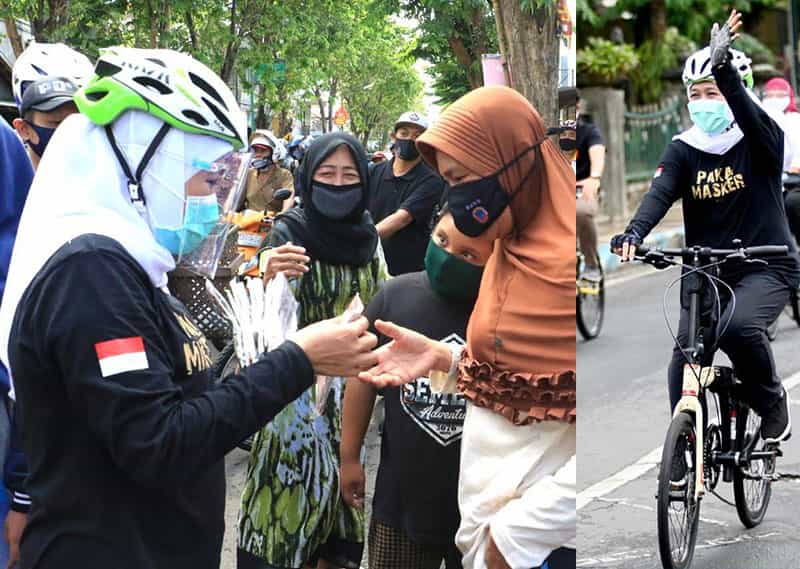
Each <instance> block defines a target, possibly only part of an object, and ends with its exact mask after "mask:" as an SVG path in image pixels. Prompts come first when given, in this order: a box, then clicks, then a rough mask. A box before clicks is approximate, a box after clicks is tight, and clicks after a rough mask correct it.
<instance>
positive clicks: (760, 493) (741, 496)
mask: <svg viewBox="0 0 800 569" xmlns="http://www.w3.org/2000/svg"><path fill="white" fill-rule="evenodd" d="M745 409H746V408H742V407H740V408H739V412H738V413H737V418H736V421H737V425H736V430H737V431H740V430H741V431H743V435H744V436H737V439H739V440H742V446H741V447H740V450H741V449H743V448H746V447H747V446H748V445H749V444H750V443H751V442H752V440H753V437H756V438H757V439H758V441H757V442H756V444H755V446H754V447H753V450H764V448H765V447H766V443H765V442H764V441H763V440H761V435H760V428H761V418H760V417H759V416H758V415H757V414H756V413H755V412H754V411H753V410H752V409H747V412H746V413H745V412H744V410H745ZM740 421H743V422H744V424H743V425H741V426H740V425H739V424H738V423H739V422H740ZM774 471H775V458H774V457H773V458H771V459H769V460H764V459H759V460H751V461H750V462H749V464H748V465H747V466H742V467H738V468H736V469H735V470H734V472H733V496H734V501H735V502H736V512H737V513H738V514H739V519H740V520H741V521H742V523H743V524H744V526H745V527H746V528H753V527H755V526H757V525H758V524H760V523H761V522H762V520H763V519H764V515H765V514H766V513H767V506H768V505H769V499H770V497H771V496H772V479H771V475H772V474H773V473H774Z"/></svg>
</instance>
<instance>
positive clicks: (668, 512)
mask: <svg viewBox="0 0 800 569" xmlns="http://www.w3.org/2000/svg"><path fill="white" fill-rule="evenodd" d="M696 444H697V436H696V434H695V426H694V420H693V419H692V417H691V415H689V414H688V413H678V415H676V416H675V418H674V419H672V422H671V423H670V426H669V430H668V431H667V438H666V440H665V441H664V450H663V451H662V454H661V466H660V468H659V474H658V507H657V516H658V552H659V555H660V556H661V565H662V566H663V567H664V569H686V568H687V567H689V564H690V563H691V562H692V557H693V556H694V545H695V541H696V540H697V525H698V523H699V521H700V501H699V500H696V499H695V497H694V492H695V479H696V472H697V470H696V469H697V465H696V464H695V456H696V454H695V448H696V446H695V445H696Z"/></svg>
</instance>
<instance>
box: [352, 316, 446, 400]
mask: <svg viewBox="0 0 800 569" xmlns="http://www.w3.org/2000/svg"><path fill="white" fill-rule="evenodd" d="M375 328H376V329H377V330H378V332H380V333H381V334H383V335H384V336H387V337H389V338H391V339H392V341H391V342H389V343H388V344H385V345H383V346H381V347H380V348H378V349H377V350H375V352H374V354H375V356H377V358H378V364H377V365H376V366H374V367H372V368H371V369H369V370H367V371H364V372H361V373H360V374H358V379H360V380H361V381H365V382H367V383H372V384H374V385H376V386H378V387H386V386H389V385H403V384H405V383H409V382H411V381H414V380H415V379H417V378H418V377H425V376H427V375H428V373H429V372H430V370H432V369H440V370H441V371H447V369H448V368H449V362H448V363H447V364H446V365H445V360H447V359H449V354H450V350H449V349H448V348H447V346H445V345H444V344H440V342H436V341H434V340H431V339H429V338H427V337H425V336H423V335H422V334H419V333H417V332H414V331H413V330H409V329H408V328H403V327H402V326H397V325H396V324H392V323H391V322H384V321H383V320H376V321H375Z"/></svg>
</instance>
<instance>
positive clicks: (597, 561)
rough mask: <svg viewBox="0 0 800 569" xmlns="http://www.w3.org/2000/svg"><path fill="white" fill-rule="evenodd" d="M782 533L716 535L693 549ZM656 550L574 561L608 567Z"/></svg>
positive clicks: (578, 565) (579, 565)
mask: <svg viewBox="0 0 800 569" xmlns="http://www.w3.org/2000/svg"><path fill="white" fill-rule="evenodd" d="M780 535H782V534H781V532H779V531H772V532H767V533H762V534H759V535H751V534H746V533H743V534H740V535H735V536H731V537H718V538H714V539H709V540H706V541H704V542H703V543H698V544H697V545H695V550H698V549H712V548H714V547H724V546H726V545H734V544H736V543H744V542H746V541H760V540H766V539H769V538H771V537H776V536H780ZM657 555H658V554H657V552H656V551H655V549H650V548H644V547H643V548H639V549H626V550H623V551H615V552H613V553H608V554H606V555H603V556H600V557H587V558H584V559H578V562H577V563H576V565H575V567H576V568H587V569H588V568H589V567H596V568H597V569H601V568H602V569H605V568H606V567H609V566H610V564H614V565H616V564H619V563H622V562H624V561H635V560H638V559H650V558H656V557H657Z"/></svg>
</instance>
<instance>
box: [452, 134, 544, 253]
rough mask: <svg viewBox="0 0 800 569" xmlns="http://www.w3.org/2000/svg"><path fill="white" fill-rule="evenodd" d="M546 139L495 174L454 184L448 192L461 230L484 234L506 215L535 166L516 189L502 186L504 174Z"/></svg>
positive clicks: (468, 232)
mask: <svg viewBox="0 0 800 569" xmlns="http://www.w3.org/2000/svg"><path fill="white" fill-rule="evenodd" d="M542 142H544V141H543V140H542V141H540V142H537V143H536V144H534V145H533V146H531V147H530V148H527V149H525V150H523V151H522V152H521V153H520V154H519V155H518V156H517V157H516V158H514V159H513V160H512V161H511V162H509V163H508V164H506V165H504V166H503V167H502V168H500V169H499V170H498V171H497V172H495V173H494V174H492V175H491V176H487V177H485V178H481V179H480V180H473V181H471V182H465V183H463V184H458V185H457V186H452V187H451V188H450V190H449V192H448V198H447V199H448V203H449V205H450V212H451V213H452V214H453V221H454V222H455V224H456V227H457V228H458V230H459V231H460V232H461V233H463V234H464V235H467V236H468V237H478V236H479V235H481V234H482V233H484V232H485V231H486V230H487V229H489V226H491V225H492V223H494V222H495V221H496V220H497V219H498V218H499V217H500V216H501V215H502V214H503V211H504V210H505V209H506V208H507V207H508V204H509V203H511V200H512V199H514V196H516V194H517V192H518V191H519V189H520V188H521V187H522V185H523V184H524V183H525V182H526V180H527V179H528V178H529V177H530V175H531V174H532V173H533V171H534V169H535V165H534V166H532V167H531V169H530V171H528V173H527V174H526V175H525V177H524V178H523V179H522V181H521V182H520V184H519V186H517V187H516V188H514V190H513V191H512V192H506V191H505V190H503V186H502V185H500V175H501V174H502V173H503V172H505V171H506V170H508V169H509V168H510V167H511V166H513V165H514V164H516V163H517V162H518V161H519V160H520V159H521V158H522V157H523V156H525V155H526V154H528V152H531V151H533V150H534V149H536V148H538V147H539V145H540V144H541V143H542Z"/></svg>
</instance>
